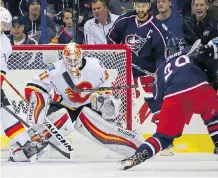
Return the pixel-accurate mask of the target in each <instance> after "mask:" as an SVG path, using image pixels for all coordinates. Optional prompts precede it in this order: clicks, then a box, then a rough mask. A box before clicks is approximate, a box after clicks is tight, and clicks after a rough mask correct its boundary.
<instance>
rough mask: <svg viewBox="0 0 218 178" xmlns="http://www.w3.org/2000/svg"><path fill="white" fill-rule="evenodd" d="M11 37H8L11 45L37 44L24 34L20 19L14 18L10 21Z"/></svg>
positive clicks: (22, 23)
mask: <svg viewBox="0 0 218 178" xmlns="http://www.w3.org/2000/svg"><path fill="white" fill-rule="evenodd" d="M10 32H11V35H10V36H9V38H10V41H11V44H12V45H21V44H38V42H37V41H35V40H34V39H31V38H28V36H27V35H26V34H25V33H24V22H22V20H21V19H20V17H17V16H15V17H14V18H13V19H12V26H11V29H10Z"/></svg>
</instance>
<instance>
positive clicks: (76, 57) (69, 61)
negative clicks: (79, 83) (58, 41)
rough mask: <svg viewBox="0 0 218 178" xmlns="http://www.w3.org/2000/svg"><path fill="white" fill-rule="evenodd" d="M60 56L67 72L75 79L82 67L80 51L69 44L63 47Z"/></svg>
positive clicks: (76, 46)
mask: <svg viewBox="0 0 218 178" xmlns="http://www.w3.org/2000/svg"><path fill="white" fill-rule="evenodd" d="M62 55H63V60H64V63H65V66H66V68H67V71H68V72H70V73H72V74H73V76H74V77H76V76H77V75H78V74H79V68H80V67H81V66H82V58H83V54H82V49H81V48H80V47H79V45H78V44H76V43H69V44H67V45H66V46H65V47H64V50H63V53H62Z"/></svg>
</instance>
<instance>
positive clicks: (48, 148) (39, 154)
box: [36, 145, 51, 161]
mask: <svg viewBox="0 0 218 178" xmlns="http://www.w3.org/2000/svg"><path fill="white" fill-rule="evenodd" d="M50 148H51V146H50V145H47V146H46V147H45V148H44V149H43V150H42V151H40V152H39V153H37V156H36V159H37V161H40V160H41V159H43V158H44V157H45V156H46V155H47V154H48V152H49V150H50Z"/></svg>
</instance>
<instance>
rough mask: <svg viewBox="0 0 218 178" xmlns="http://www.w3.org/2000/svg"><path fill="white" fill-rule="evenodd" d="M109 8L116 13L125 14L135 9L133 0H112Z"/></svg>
mask: <svg viewBox="0 0 218 178" xmlns="http://www.w3.org/2000/svg"><path fill="white" fill-rule="evenodd" d="M108 9H109V10H110V12H111V13H113V14H116V15H121V14H124V13H126V12H127V11H128V10H132V9H133V0H110V1H109V4H108Z"/></svg>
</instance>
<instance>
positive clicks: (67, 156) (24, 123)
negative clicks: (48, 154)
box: [1, 103, 70, 159]
mask: <svg viewBox="0 0 218 178" xmlns="http://www.w3.org/2000/svg"><path fill="white" fill-rule="evenodd" d="M1 107H3V108H4V109H5V110H6V111H7V112H8V113H9V114H11V115H12V116H13V117H15V118H16V119H17V120H19V121H20V122H21V123H22V124H23V125H25V126H26V127H27V128H30V125H29V124H28V123H26V122H25V121H24V120H23V119H21V118H20V117H19V116H18V115H16V114H15V113H14V112H13V111H11V110H10V109H9V108H8V107H7V106H5V105H3V104H2V103H1ZM32 130H33V129H32ZM33 131H34V133H36V134H38V132H37V131H35V130H33ZM48 144H49V145H51V146H52V147H53V148H55V149H56V150H57V151H58V152H59V153H61V154H62V155H63V156H65V157H66V158H68V159H70V153H66V152H64V151H62V150H61V149H59V148H58V147H57V146H55V145H54V144H53V143H52V142H50V141H49V140H48Z"/></svg>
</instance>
